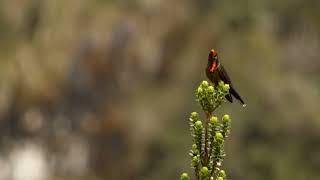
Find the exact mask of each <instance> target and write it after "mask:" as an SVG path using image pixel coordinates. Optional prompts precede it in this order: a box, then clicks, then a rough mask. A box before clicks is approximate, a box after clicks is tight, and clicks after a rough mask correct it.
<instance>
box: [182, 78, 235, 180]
mask: <svg viewBox="0 0 320 180" xmlns="http://www.w3.org/2000/svg"><path fill="white" fill-rule="evenodd" d="M229 89H230V86H229V85H228V84H224V83H223V82H222V81H221V82H219V84H218V85H217V86H211V85H210V84H209V83H208V82H207V81H203V82H202V83H201V84H200V86H199V87H198V88H197V90H196V99H197V101H198V102H199V104H200V105H201V107H202V109H203V111H204V113H205V115H206V116H205V117H206V120H205V121H203V120H201V118H200V115H199V113H197V112H192V113H191V115H190V122H189V124H190V131H191V135H192V138H193V139H192V140H193V144H192V147H191V150H190V153H189V155H190V158H191V166H192V167H193V168H194V170H195V175H196V179H197V180H218V179H219V180H226V173H225V172H224V171H223V170H220V168H221V164H222V161H223V159H224V157H225V151H224V142H225V139H226V137H227V136H228V134H229V133H230V127H231V118H230V116H229V115H224V116H223V117H222V118H221V119H220V118H219V119H218V117H216V116H213V115H212V113H213V111H214V110H215V109H216V108H217V107H219V106H220V105H221V104H222V103H223V102H224V101H225V96H226V95H227V94H228V93H229ZM180 179H181V180H189V176H188V174H186V173H183V174H181V178H180Z"/></svg>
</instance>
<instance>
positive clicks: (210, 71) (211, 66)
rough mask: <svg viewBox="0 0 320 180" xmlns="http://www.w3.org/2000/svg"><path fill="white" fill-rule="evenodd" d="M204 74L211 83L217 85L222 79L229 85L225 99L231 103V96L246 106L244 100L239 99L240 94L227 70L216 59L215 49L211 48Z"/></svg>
mask: <svg viewBox="0 0 320 180" xmlns="http://www.w3.org/2000/svg"><path fill="white" fill-rule="evenodd" d="M206 75H207V77H208V78H209V79H210V81H211V82H212V83H214V84H215V85H218V83H219V81H223V82H224V83H225V84H229V85H230V90H229V94H228V95H227V96H226V99H228V101H230V102H231V103H232V96H234V97H235V98H236V99H238V100H239V101H240V102H241V104H242V105H243V106H246V104H245V103H244V101H243V100H242V99H241V97H240V95H239V94H238V93H237V91H236V90H235V89H234V88H233V86H232V83H231V80H230V78H229V76H228V74H227V71H226V70H225V69H224V67H223V66H222V65H221V64H220V62H219V60H218V54H217V52H216V51H215V50H211V51H210V53H209V57H208V65H207V68H206Z"/></svg>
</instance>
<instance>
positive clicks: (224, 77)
mask: <svg viewBox="0 0 320 180" xmlns="http://www.w3.org/2000/svg"><path fill="white" fill-rule="evenodd" d="M219 72H220V74H219V75H220V78H221V79H222V80H223V82H224V83H225V84H229V85H230V90H229V92H230V94H229V96H228V95H227V96H226V98H227V99H228V100H229V101H230V99H231V101H230V102H232V96H231V94H232V95H233V96H234V97H235V98H236V99H238V100H239V101H240V102H241V104H242V105H245V103H244V102H243V100H242V99H241V97H240V95H239V94H238V93H237V91H236V90H235V89H234V88H233V87H232V85H231V80H230V78H229V76H228V74H227V71H226V70H225V69H224V68H223V66H221V71H219Z"/></svg>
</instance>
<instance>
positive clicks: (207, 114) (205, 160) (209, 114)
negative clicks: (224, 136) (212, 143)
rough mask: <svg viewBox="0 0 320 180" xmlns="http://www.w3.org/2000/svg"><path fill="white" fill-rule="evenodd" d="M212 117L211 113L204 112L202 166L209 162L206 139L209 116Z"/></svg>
mask: <svg viewBox="0 0 320 180" xmlns="http://www.w3.org/2000/svg"><path fill="white" fill-rule="evenodd" d="M211 117H212V113H210V112H206V122H205V135H204V142H205V143H204V163H203V165H204V166H208V164H209V156H210V153H209V152H208V146H209V141H208V126H209V122H210V118H211ZM209 151H210V150H209Z"/></svg>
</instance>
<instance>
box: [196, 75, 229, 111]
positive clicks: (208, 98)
mask: <svg viewBox="0 0 320 180" xmlns="http://www.w3.org/2000/svg"><path fill="white" fill-rule="evenodd" d="M229 89H230V86H229V84H224V83H223V81H220V82H219V85H218V86H211V85H209V83H208V82H207V81H202V83H201V84H200V86H199V87H198V88H197V90H196V98H197V101H198V102H199V103H200V105H201V107H202V109H203V110H204V111H205V112H206V113H212V112H213V111H214V110H215V109H216V108H217V107H218V106H219V105H220V104H221V103H222V102H223V101H225V96H226V95H227V94H228V93H229Z"/></svg>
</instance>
